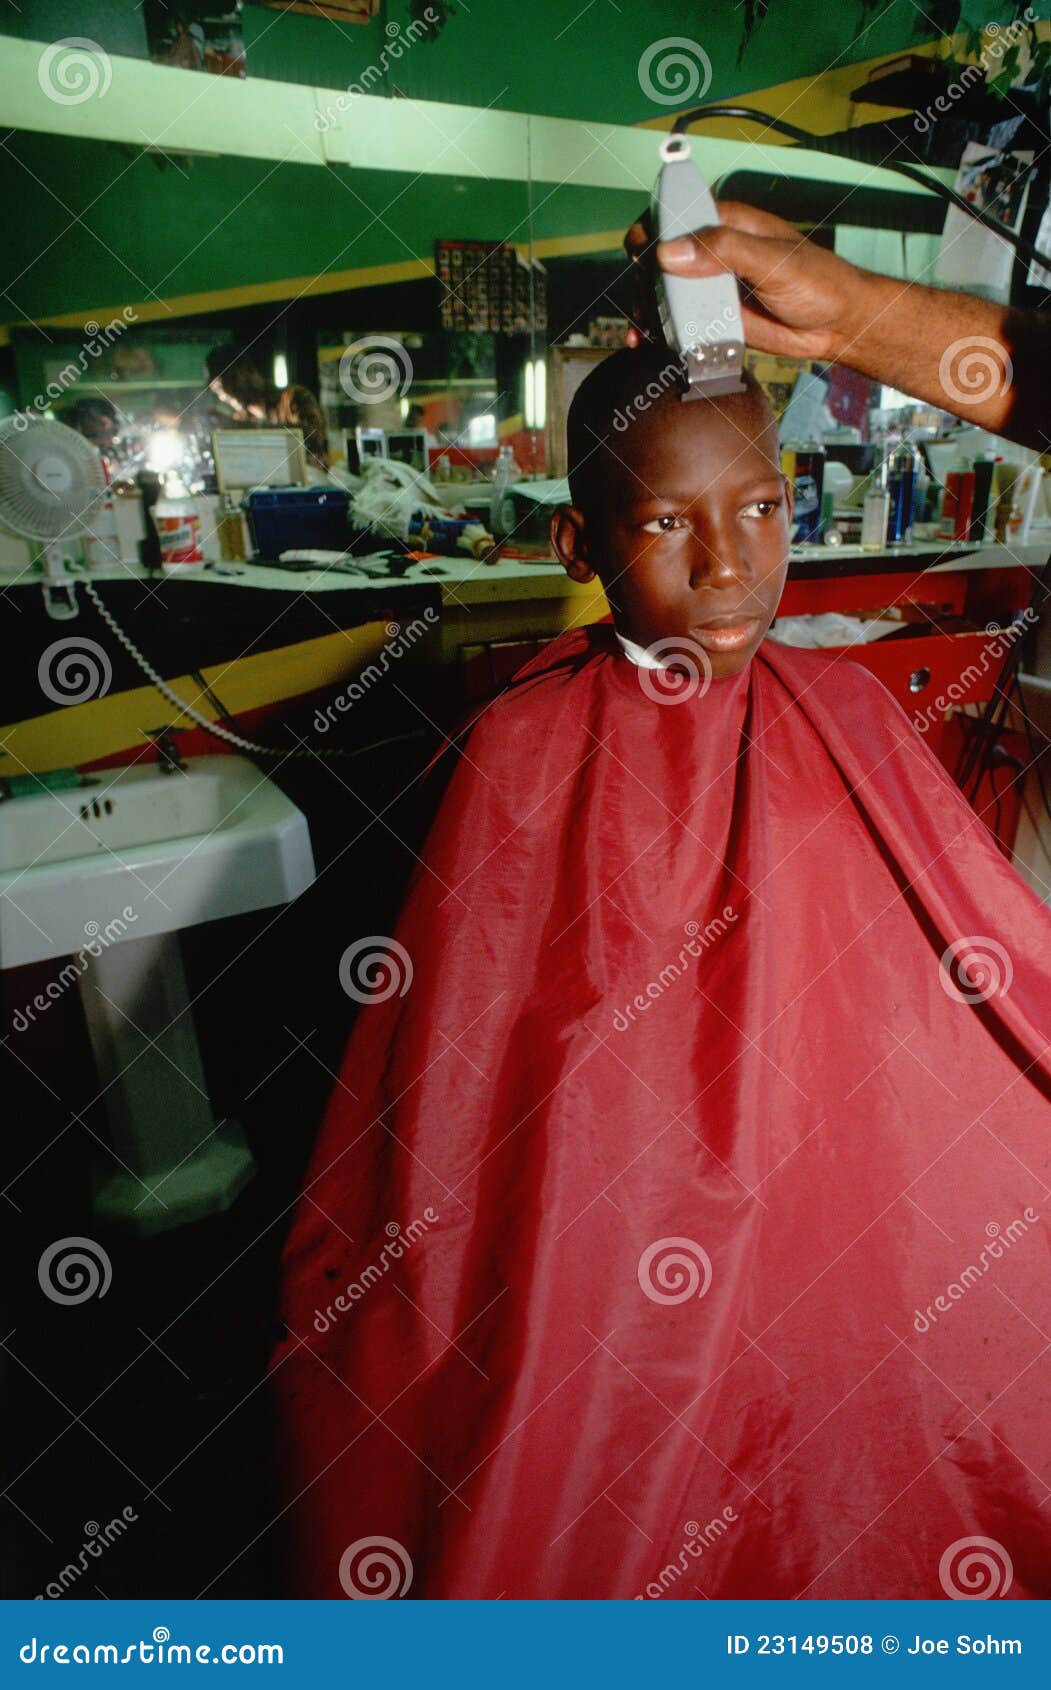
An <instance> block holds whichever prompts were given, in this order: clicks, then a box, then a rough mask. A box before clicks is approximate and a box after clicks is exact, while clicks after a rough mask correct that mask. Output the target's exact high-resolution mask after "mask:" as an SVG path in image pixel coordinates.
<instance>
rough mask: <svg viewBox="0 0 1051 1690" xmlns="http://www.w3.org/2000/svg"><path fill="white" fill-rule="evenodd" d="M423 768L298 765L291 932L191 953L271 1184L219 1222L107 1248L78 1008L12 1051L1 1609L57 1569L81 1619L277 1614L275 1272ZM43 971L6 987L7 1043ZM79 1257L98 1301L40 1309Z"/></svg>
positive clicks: (245, 922) (208, 1053)
mask: <svg viewBox="0 0 1051 1690" xmlns="http://www.w3.org/2000/svg"><path fill="white" fill-rule="evenodd" d="M418 765H419V753H418V749H416V750H415V763H413V762H404V761H403V762H400V763H398V764H393V763H392V764H390V765H388V766H385V767H384V768H383V769H382V770H381V771H379V772H378V773H372V774H369V775H367V776H366V775H365V774H364V773H363V772H362V771H361V770H359V769H356V768H355V771H354V778H353V782H351V781H350V779H349V778H348V776H347V774H345V773H344V774H342V775H341V776H340V778H339V779H338V780H336V781H334V780H332V778H331V777H330V776H329V775H328V774H327V773H326V772H324V771H320V770H317V769H309V768H307V769H304V767H303V765H302V764H300V765H297V766H296V768H295V769H294V770H291V777H292V778H290V779H287V780H286V779H285V778H282V780H281V784H282V785H286V787H287V789H288V790H289V791H290V793H291V795H292V796H293V797H294V798H295V799H296V801H297V802H299V803H300V805H301V807H302V808H303V809H304V810H305V812H306V813H307V815H308V817H309V818H310V821H311V832H312V837H313V840H314V848H315V856H316V858H317V861H318V867H319V871H320V872H319V879H318V882H317V884H316V885H315V887H313V888H312V889H311V890H310V892H308V893H307V894H305V895H304V896H303V897H302V898H301V899H299V900H297V902H296V904H294V905H292V906H290V907H289V908H288V909H287V910H286V911H284V912H283V913H282V914H281V916H280V918H279V919H278V920H276V921H274V920H272V917H273V914H274V912H266V913H265V914H263V915H256V916H250V917H239V918H236V919H235V920H232V921H228V922H221V923H215V924H212V925H211V926H209V927H203V928H198V929H194V930H191V931H190V932H188V933H187V934H185V935H184V943H183V950H184V957H185V961H186V968H187V976H188V979H189V983H190V989H191V997H192V998H194V999H195V1000H196V1001H195V1007H194V1016H195V1021H196V1024H197V1027H198V1034H199V1038H200V1043H201V1047H202V1051H203V1054H204V1059H205V1066H206V1070H207V1074H208V1082H209V1088H210V1090H211V1093H212V1097H213V1101H214V1103H215V1106H216V1113H217V1115H218V1116H219V1117H222V1116H224V1115H229V1116H231V1117H233V1118H235V1119H238V1120H240V1121H241V1122H242V1124H243V1126H244V1128H245V1131H246V1134H247V1136H248V1139H249V1142H250V1144H251V1146H252V1149H253V1152H254V1154H255V1156H256V1159H257V1162H258V1164H259V1173H258V1175H257V1177H256V1178H255V1180H254V1181H253V1183H252V1184H251V1185H250V1186H249V1187H248V1189H247V1190H246V1191H245V1192H244V1193H243V1194H242V1196H241V1197H240V1198H239V1199H238V1201H237V1202H236V1203H235V1204H234V1206H233V1208H232V1209H231V1210H229V1211H228V1212H227V1213H226V1214H223V1215H219V1216H216V1217H214V1218H211V1219H209V1220H207V1221H202V1222H198V1223H196V1224H194V1225H192V1226H188V1227H183V1228H181V1229H178V1230H175V1231H171V1232H168V1233H162V1234H160V1235H158V1236H156V1237H154V1238H152V1239H149V1240H145V1241H132V1240H129V1239H127V1238H121V1237H119V1236H114V1235H112V1234H106V1233H105V1232H103V1231H102V1230H100V1228H99V1227H98V1224H97V1223H96V1222H95V1221H94V1220H93V1217H92V1214H91V1209H90V1164H91V1161H92V1158H93V1157H95V1156H97V1155H98V1154H99V1137H104V1135H105V1131H106V1124H105V1119H104V1116H103V1114H102V1112H101V1106H100V1105H98V1104H97V1103H94V1104H92V1103H91V1101H90V1100H91V1099H92V1097H93V1096H94V1093H95V1092H96V1091H97V1089H98V1088H97V1085H96V1084H95V1083H94V1079H93V1073H92V1068H91V1064H90V1060H89V1053H88V1049H87V1043H86V1034H85V1031H84V1026H83V1020H82V1016H81V1012H80V1009H79V1004H78V1002H77V998H76V993H75V991H70V992H68V993H66V994H65V996H64V998H63V1000H62V1001H60V1002H57V1003H55V1004H54V1005H53V1007H52V1008H51V1010H50V1011H49V1013H48V1015H47V1016H46V1017H43V1018H42V1021H41V1025H40V1026H39V1027H34V1028H31V1029H29V1030H28V1031H23V1032H22V1033H21V1034H11V1033H9V1032H8V1036H7V1038H6V1040H5V1046H6V1051H7V1053H8V1054H9V1055H10V1056H11V1058H12V1060H11V1061H10V1062H9V1063H8V1064H7V1066H8V1069H9V1075H10V1078H9V1089H8V1111H7V1116H8V1123H9V1127H8V1131H6V1132H5V1139H6V1145H5V1161H6V1162H7V1163H8V1167H9V1171H8V1172H7V1174H6V1175H5V1179H4V1181H3V1185H4V1232H5V1235H6V1236H7V1237H8V1238H9V1239H10V1241H11V1243H12V1246H13V1248H12V1250H11V1251H10V1252H9V1259H10V1262H11V1264H12V1265H11V1268H10V1280H9V1292H10V1294H9V1296H8V1298H7V1299H6V1304H5V1306H6V1308H7V1310H8V1311H9V1312H8V1314H7V1315H6V1316H5V1320H4V1325H3V1330H2V1332H0V1340H2V1342H3V1348H2V1349H0V1365H2V1367H3V1402H4V1404H5V1405H6V1406H5V1410H4V1417H5V1422H6V1469H7V1472H6V1477H5V1491H4V1501H3V1511H4V1514H5V1516H6V1518H5V1521H4V1525H5V1530H4V1532H3V1538H4V1541H5V1542H6V1543H7V1545H8V1546H9V1553H8V1555H7V1558H6V1561H5V1568H4V1575H5V1576H4V1587H3V1594H4V1595H5V1596H7V1597H14V1596H19V1597H22V1596H30V1597H32V1596H35V1595H37V1594H39V1593H44V1592H45V1591H46V1590H47V1587H48V1585H49V1584H54V1583H55V1581H58V1580H59V1579H60V1576H61V1575H62V1573H63V1569H66V1573H65V1576H64V1586H63V1588H64V1593H65V1594H67V1595H68V1596H70V1597H71V1598H78V1597H92V1598H100V1599H101V1598H102V1597H108V1598H115V1597H132V1598H151V1597H157V1596H168V1597H196V1596H202V1595H207V1596H209V1597H259V1596H267V1595H272V1594H276V1593H277V1591H276V1588H275V1574H274V1570H273V1569H274V1567H275V1565H276V1555H275V1549H276V1546H277V1542H278V1536H279V1531H280V1526H279V1522H276V1523H275V1515H276V1513H277V1508H276V1504H274V1503H273V1501H272V1500H271V1497H272V1485H271V1479H270V1475H269V1472H268V1459H267V1454H268V1442H269V1439H268V1428H267V1413H268V1399H267V1391H266V1386H265V1383H264V1363H265V1358H266V1355H267V1353H268V1350H269V1348H270V1345H271V1339H272V1326H273V1319H274V1306H275V1289H276V1274H277V1261H278V1253H279V1250H280V1247H281V1244H282V1241H283V1238H284V1235H285V1233H286V1231H287V1228H288V1225H289V1223H290V1220H291V1212H292V1207H293V1205H294V1202H295V1197H296V1192H297V1190H298V1188H299V1184H300V1181H301V1176H302V1171H303V1168H304V1165H305V1162H306V1158H307V1156H308V1154H309V1150H310V1145H311V1141H312V1139H313V1137H314V1135H315V1133H316V1130H317V1126H318V1122H319V1118H320V1115H321V1113H322V1111H323V1108H324V1105H325V1102H326V1100H327V1097H328V1095H329V1092H330V1090H331V1088H332V1083H333V1082H332V1073H333V1071H334V1070H335V1068H337V1067H338V1064H339V1060H340V1055H341V1052H342V1049H343V1046H344V1044H345V1040H346V1035H347V1031H348V1028H349V1026H350V1023H351V1012H352V1009H353V1006H352V1004H351V1003H350V1002H349V1000H348V999H347V997H346V996H345V994H344V993H343V992H342V990H341V989H340V987H339V983H338V963H339V958H340V956H341V954H342V952H343V951H344V949H345V948H346V946H347V945H349V944H350V943H351V942H352V941H353V940H354V939H355V938H357V937H359V936H360V935H361V934H363V933H370V934H372V933H390V932H391V930H392V924H393V921H394V918H395V913H396V910H397V906H398V903H399V902H400V898H401V895H402V892H403V887H404V882H405V878H406V874H407V872H408V869H409V867H410V866H411V863H412V856H411V852H410V851H408V850H406V849H404V848H403V847H402V846H401V845H400V844H399V843H398V841H397V840H396V839H395V838H394V837H393V836H392V835H391V834H390V833H389V832H388V831H387V829H386V828H384V827H383V826H382V825H377V824H375V823H374V822H373V821H372V817H373V814H374V812H375V811H376V810H377V809H379V808H382V807H383V805H384V804H385V803H386V802H387V801H389V799H390V797H391V796H392V794H393V793H394V792H395V791H397V790H400V789H401V787H402V786H404V784H405V781H406V780H407V779H411V778H412V775H413V773H414V772H415V769H416V768H417V767H418ZM351 788H353V789H351ZM392 814H394V812H392ZM417 825H418V822H417V819H416V818H414V819H413V820H412V821H410V822H408V823H406V822H405V821H404V819H403V818H400V819H399V820H398V822H397V831H398V834H399V836H400V837H401V838H406V839H409V841H410V844H411V843H418V839H416V840H414V837H413V830H414V828H415V827H416V826H417ZM359 835H360V837H358V836H359ZM351 840H356V843H355V844H354V846H353V849H352V850H350V851H346V852H345V854H342V855H341V852H343V848H344V846H345V845H346V844H347V842H348V841H351ZM48 971H50V972H51V973H53V972H54V969H53V967H52V965H50V964H49V965H47V968H46V969H45V970H44V974H43V975H40V976H38V974H37V971H36V970H34V969H19V970H12V971H9V972H8V973H6V974H4V975H3V982H4V988H5V992H6V997H7V1011H6V1014H5V1032H7V1031H8V1029H9V1028H10V1026H11V1017H12V1015H13V1013H14V1010H15V1009H16V1008H17V1007H18V1005H19V1004H20V1003H24V1002H26V1001H28V1000H30V999H31V998H32V995H33V993H34V992H37V991H39V990H41V986H42V984H43V983H44V981H45V980H46V978H47V977H48ZM77 1111H82V1112H83V1113H82V1118H80V1119H78V1118H77V1115H76V1112H77ZM95 1135H98V1136H95ZM64 1238H86V1239H89V1240H91V1241H92V1242H93V1243H94V1244H96V1245H99V1246H101V1247H102V1248H103V1249H104V1250H105V1252H106V1255H107V1256H108V1258H109V1261H110V1263H111V1266H112V1280H111V1284H110V1286H109V1289H108V1291H107V1292H106V1294H105V1296H103V1297H98V1296H94V1297H89V1298H87V1299H86V1300H85V1301H83V1302H80V1303H76V1304H72V1303H66V1304H59V1303H56V1302H55V1301H53V1300H52V1299H51V1298H49V1297H48V1296H46V1295H45V1294H44V1292H43V1290H42V1288H41V1285H40V1283H39V1280H38V1265H39V1262H40V1258H41V1254H42V1252H44V1251H45V1250H46V1249H47V1248H48V1246H49V1245H51V1244H52V1243H53V1242H54V1241H56V1240H58V1239H64ZM112 1521H119V1522H121V1529H120V1530H118V1531H114V1532H110V1533H109V1534H108V1536H109V1537H111V1538H112V1539H113V1541H112V1542H110V1543H106V1542H105V1541H100V1540H105V1538H106V1537H107V1532H106V1528H107V1527H108V1526H109V1524H110V1522H112ZM93 1540H94V1544H93V1547H94V1550H95V1551H97V1553H93V1552H90V1551H89V1550H88V1549H87V1547H86V1546H87V1545H89V1544H92V1543H93ZM71 1571H72V1573H73V1576H72V1578H71V1577H70V1573H71Z"/></svg>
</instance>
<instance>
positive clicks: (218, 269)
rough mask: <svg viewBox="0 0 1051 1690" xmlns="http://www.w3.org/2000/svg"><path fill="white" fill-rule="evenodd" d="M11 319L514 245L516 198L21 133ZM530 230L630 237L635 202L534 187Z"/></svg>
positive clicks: (519, 220)
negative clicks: (166, 156)
mask: <svg viewBox="0 0 1051 1690" xmlns="http://www.w3.org/2000/svg"><path fill="white" fill-rule="evenodd" d="M0 195H2V196H3V203H4V204H7V205H17V206H18V207H19V208H20V215H19V216H18V217H17V218H15V219H12V220H11V221H10V222H9V224H8V228H7V236H6V241H5V257H4V266H3V270H4V275H5V276H6V277H14V278H16V279H15V280H14V281H13V282H12V283H10V285H9V286H8V284H6V283H4V284H2V285H3V286H4V287H6V288H7V294H6V304H5V306H4V307H3V311H2V314H3V316H5V317H6V318H7V319H8V320H9V321H13V320H15V319H18V318H27V317H46V316H57V315H61V314H64V313H66V312H71V311H75V310H79V309H94V308H96V307H99V308H101V307H105V306H110V305H113V306H118V307H119V306H121V305H123V304H125V303H127V304H137V303H138V302H139V301H142V300H148V299H150V298H151V297H159V298H162V299H168V298H171V297H172V296H175V295H180V294H187V293H196V292H203V291H206V290H213V289H222V288H232V287H244V286H248V285H250V284H252V283H253V282H265V281H271V280H274V279H282V278H285V277H290V276H306V275H314V274H324V273H327V272H329V271H333V270H348V269H357V268H361V267H365V266H370V265H376V264H390V263H400V262H402V261H404V260H407V259H410V258H412V257H424V258H432V257H433V254H434V243H435V241H436V240H437V239H439V238H440V237H444V238H449V237H450V236H454V237H455V238H456V239H459V240H503V239H507V238H508V237H509V236H510V238H512V239H515V240H522V241H524V240H526V239H527V238H528V231H529V216H528V211H529V207H528V189H527V186H526V184H524V183H519V182H488V181H486V180H484V179H479V178H472V177H464V178H459V177H451V176H427V177H422V178H413V177H409V176H405V175H388V174H387V173H386V172H381V171H363V170H354V171H350V170H347V169H345V168H343V167H331V168H327V169H326V168H319V167H317V166H313V165H292V164H282V165H278V166H277V167H276V168H275V166H274V165H273V164H272V163H271V162H270V161H268V160H263V159H241V158H194V159H183V160H180V161H178V163H176V164H167V165H164V164H162V162H161V161H159V160H158V159H157V158H156V157H153V156H150V155H143V154H136V153H135V151H134V149H133V148H130V147H117V146H112V145H110V144H108V143H106V142H98V141H83V142H73V141H67V140H63V139H62V138H60V137H58V136H52V135H35V134H28V133H25V132H21V133H16V134H14V135H12V136H11V138H10V140H9V141H8V142H7V145H6V146H5V147H4V148H3V149H0ZM540 197H541V198H542V204H540V205H539V206H538V209H537V213H536V216H535V219H534V228H535V232H536V234H537V235H538V236H554V235H578V234H581V233H582V232H585V231H587V230H602V229H620V228H623V227H626V226H627V224H628V223H629V222H630V221H631V219H632V218H633V217H634V216H635V214H636V213H637V211H638V209H639V194H638V193H637V192H635V191H634V190H632V191H630V192H625V193H618V192H612V191H605V190H601V189H597V188H578V187H565V186H564V187H559V188H556V189H554V190H553V191H552V190H551V188H550V187H547V186H545V188H544V190H543V194H542V196H540Z"/></svg>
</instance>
